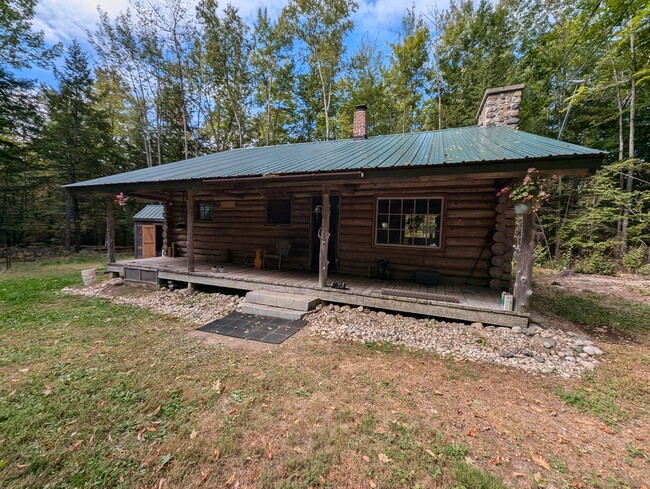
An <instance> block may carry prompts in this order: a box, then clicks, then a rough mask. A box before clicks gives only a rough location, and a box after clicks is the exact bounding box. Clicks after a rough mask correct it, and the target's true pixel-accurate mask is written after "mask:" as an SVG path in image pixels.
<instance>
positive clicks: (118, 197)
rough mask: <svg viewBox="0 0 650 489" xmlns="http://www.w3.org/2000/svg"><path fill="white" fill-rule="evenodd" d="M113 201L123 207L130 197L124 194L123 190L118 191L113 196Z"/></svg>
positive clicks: (129, 200)
mask: <svg viewBox="0 0 650 489" xmlns="http://www.w3.org/2000/svg"><path fill="white" fill-rule="evenodd" d="M114 202H115V203H116V204H117V205H120V206H122V207H124V206H125V205H126V204H129V203H130V202H131V197H127V196H126V195H124V192H120V193H119V194H117V195H116V196H115V200H114Z"/></svg>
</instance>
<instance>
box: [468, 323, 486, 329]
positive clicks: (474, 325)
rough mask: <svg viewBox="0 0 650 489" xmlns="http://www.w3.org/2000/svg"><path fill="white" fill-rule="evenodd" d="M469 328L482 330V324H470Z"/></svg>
mask: <svg viewBox="0 0 650 489" xmlns="http://www.w3.org/2000/svg"><path fill="white" fill-rule="evenodd" d="M470 327H472V328H474V329H483V323H472V324H470Z"/></svg>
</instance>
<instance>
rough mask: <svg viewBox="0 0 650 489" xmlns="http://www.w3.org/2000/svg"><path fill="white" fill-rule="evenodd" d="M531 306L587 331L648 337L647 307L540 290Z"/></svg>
mask: <svg viewBox="0 0 650 489" xmlns="http://www.w3.org/2000/svg"><path fill="white" fill-rule="evenodd" d="M531 306H532V308H533V309H535V310H537V311H545V312H546V313H551V314H553V315H555V316H557V317H560V318H563V319H566V320H568V321H571V322H573V323H575V324H578V325H582V326H587V327H589V328H594V327H604V328H609V329H610V330H612V331H618V332H623V333H627V334H631V335H633V336H635V337H645V336H647V335H648V334H649V333H650V321H648V318H650V306H647V305H645V304H639V303H635V302H629V301H625V300H622V299H620V298H618V299H616V300H607V301H604V300H603V298H602V297H601V296H598V295H596V294H591V293H588V292H583V293H581V294H580V295H574V294H567V293H565V292H562V291H553V290H549V289H540V290H537V291H536V293H535V294H533V296H532V297H531Z"/></svg>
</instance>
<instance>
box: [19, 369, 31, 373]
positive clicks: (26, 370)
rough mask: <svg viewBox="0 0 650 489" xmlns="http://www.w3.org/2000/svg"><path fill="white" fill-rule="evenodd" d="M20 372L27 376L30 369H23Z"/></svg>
mask: <svg viewBox="0 0 650 489" xmlns="http://www.w3.org/2000/svg"><path fill="white" fill-rule="evenodd" d="M19 372H22V373H24V374H25V373H27V372H29V369H28V368H21V369H20V370H19Z"/></svg>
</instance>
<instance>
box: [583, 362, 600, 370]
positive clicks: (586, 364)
mask: <svg viewBox="0 0 650 489" xmlns="http://www.w3.org/2000/svg"><path fill="white" fill-rule="evenodd" d="M580 363H581V365H582V366H583V367H584V368H585V369H586V370H593V369H594V368H596V365H594V364H593V363H592V362H580Z"/></svg>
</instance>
